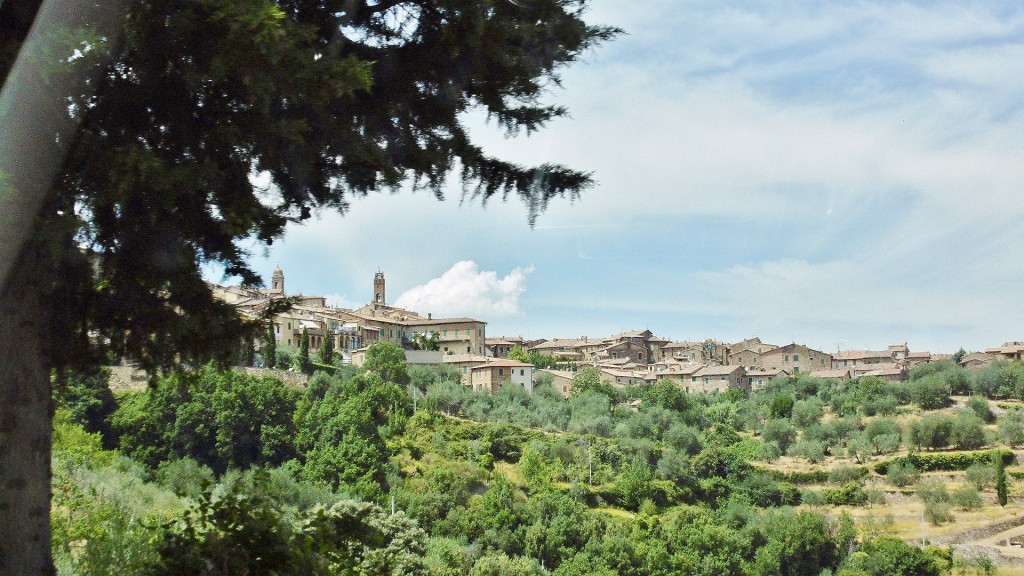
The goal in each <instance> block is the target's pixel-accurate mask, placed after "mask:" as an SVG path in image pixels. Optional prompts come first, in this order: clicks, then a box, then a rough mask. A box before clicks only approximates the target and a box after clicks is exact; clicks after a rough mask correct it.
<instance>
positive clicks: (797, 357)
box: [793, 354, 800, 362]
mask: <svg viewBox="0 0 1024 576" xmlns="http://www.w3.org/2000/svg"><path fill="white" fill-rule="evenodd" d="M799 361H800V355H799V354H793V362H799Z"/></svg>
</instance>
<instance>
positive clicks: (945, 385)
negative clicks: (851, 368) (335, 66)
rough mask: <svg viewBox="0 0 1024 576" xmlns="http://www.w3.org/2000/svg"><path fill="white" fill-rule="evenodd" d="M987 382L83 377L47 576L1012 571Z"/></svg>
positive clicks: (65, 400)
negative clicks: (55, 568)
mask: <svg viewBox="0 0 1024 576" xmlns="http://www.w3.org/2000/svg"><path fill="white" fill-rule="evenodd" d="M993 370H999V371H1001V372H998V373H996V374H995V376H996V378H994V379H993V381H997V382H999V383H1000V384H999V386H997V387H995V388H991V389H989V388H984V386H985V385H986V383H987V382H989V381H990V380H989V378H990V376H992V375H991V374H983V373H976V374H969V373H966V372H963V371H962V370H960V369H959V368H958V367H955V366H952V365H947V366H932V367H930V368H928V369H927V370H918V371H917V372H915V373H912V380H910V381H909V382H906V383H895V384H890V383H884V382H881V381H877V379H867V378H865V379H861V380H860V381H852V382H848V383H838V382H830V381H823V380H816V379H811V378H807V377H801V378H788V379H785V380H779V381H773V382H772V383H771V384H770V385H769V386H768V387H767V388H765V389H764V390H762V391H759V392H755V393H753V394H751V395H750V396H749V397H745V396H744V395H743V394H739V393H733V392H730V393H728V394H712V395H703V394H701V395H688V394H686V393H684V392H682V391H681V390H680V388H679V387H678V386H677V385H676V384H675V383H673V382H671V381H662V382H659V383H657V384H654V385H650V386H646V387H638V388H630V389H625V390H619V389H614V388H611V387H610V386H603V385H601V384H600V382H595V381H594V380H593V379H591V378H590V377H589V375H588V374H586V373H585V372H581V373H580V374H579V375H578V382H577V384H578V390H577V393H576V394H575V395H574V396H572V397H571V398H570V399H568V400H566V399H563V398H562V396H561V395H560V394H559V393H557V392H556V391H554V390H553V389H551V388H550V387H549V386H547V385H545V384H544V383H540V385H539V386H538V387H537V389H536V391H535V393H534V394H533V395H529V394H527V393H526V392H525V391H523V390H522V389H519V388H517V387H506V388H503V389H502V390H501V391H500V392H499V394H497V395H495V396H487V395H481V394H476V393H473V392H472V391H470V390H467V389H465V388H463V387H462V386H460V385H459V384H457V378H456V377H455V376H456V375H454V374H452V373H451V372H448V371H445V370H444V369H437V370H428V369H422V368H417V369H413V370H406V369H405V367H404V363H403V362H402V360H401V358H400V355H395V354H393V351H392V350H391V349H388V348H381V349H380V350H378V351H377V355H376V356H375V357H374V359H373V361H371V362H369V369H366V370H363V371H358V372H357V371H354V370H351V369H345V370H338V371H337V373H336V374H335V375H333V376H330V375H327V374H325V373H318V374H316V375H314V376H313V377H312V378H310V380H309V382H308V384H307V385H306V386H305V387H304V388H296V387H289V386H286V385H284V384H283V383H282V382H281V381H279V380H276V379H275V378H273V377H256V376H251V375H245V374H242V373H224V372H220V371H218V370H216V369H214V368H212V367H207V368H204V369H202V370H199V371H197V372H195V373H192V374H187V375H181V376H174V377H167V378H163V379H161V380H160V382H159V383H158V385H157V386H156V387H155V388H153V389H151V390H148V391H127V392H122V393H120V394H119V395H118V396H117V397H116V398H115V397H113V396H112V395H109V388H106V384H105V382H104V381H103V377H102V376H100V377H95V378H92V379H81V380H79V381H77V382H76V383H74V384H73V385H72V386H71V387H69V388H68V389H67V390H65V391H64V392H63V394H62V396H61V397H60V398H58V401H59V403H60V404H61V405H62V409H61V411H60V413H59V418H58V422H57V434H56V435H55V436H56V439H57V448H56V451H55V474H54V492H55V499H54V519H55V520H54V524H55V527H56V528H55V555H56V557H57V558H58V559H59V561H60V570H61V573H62V574H98V573H108V572H109V571H110V570H112V569H113V567H118V569H121V570H123V569H124V567H125V566H132V567H135V570H136V571H138V572H140V573H150V574H166V573H174V571H177V572H181V571H182V570H185V571H187V570H189V569H190V568H189V567H190V566H191V567H194V566H200V565H203V566H207V565H209V562H210V561H212V560H211V559H216V558H221V559H226V558H231V559H232V560H231V562H241V563H243V564H245V565H246V566H247V567H246V568H245V569H246V570H251V571H253V572H254V573H258V572H259V571H260V570H272V569H273V570H279V571H278V572H275V573H293V572H288V571H282V570H285V567H286V568H287V570H295V572H294V573H323V574H332V573H339V571H341V572H343V569H345V567H346V566H348V567H350V568H352V567H356V566H358V569H359V570H363V571H364V573H371V574H389V573H390V574H556V575H570V574H679V573H687V574H814V575H817V574H820V573H822V572H823V571H824V570H828V571H831V572H832V573H836V574H865V573H866V574H900V573H903V574H940V573H962V574H967V573H986V572H991V570H994V569H995V567H996V566H999V567H1000V568H999V570H1001V571H1003V573H1007V574H1009V573H1012V572H1010V571H1011V570H1013V566H1014V565H1015V563H1016V562H1017V561H1018V560H1017V559H1018V558H1024V554H1022V553H1021V550H1020V547H1019V543H1017V544H1015V542H1017V539H1019V537H1020V534H1021V533H1024V528H1022V527H1021V525H1020V524H1019V523H1018V521H1017V520H1016V516H1017V515H1019V513H1020V511H1021V506H1020V504H1018V503H1017V502H1016V499H1015V495H1017V494H1019V493H1020V490H1019V489H1018V480H1017V479H1016V478H1017V477H1018V476H1020V475H1021V469H1020V468H1019V467H1018V466H1017V465H1016V464H1015V460H1014V458H1013V453H1012V452H1010V451H1009V450H1007V448H1012V447H1016V446H1017V445H1018V444H1020V443H1022V441H1024V438H1022V437H1024V425H1022V422H1024V416H1022V412H1021V410H1020V409H1019V408H1018V405H1017V404H1018V403H1017V402H1016V401H1014V400H1012V399H1013V398H1019V395H1018V394H1017V388H1015V386H1017V381H1016V380H1014V379H1013V377H1014V376H1015V375H1016V374H1019V373H1020V372H1021V371H1020V367H1019V366H1017V365H1015V364H1006V365H998V366H996V367H994V368H993ZM381 374H387V375H388V377H387V380H385V379H384V378H382V377H381ZM104 390H107V392H105V393H104V392H103V391H104ZM410 390H417V392H416V396H415V398H416V406H415V409H414V407H413V402H412V400H413V397H411V396H410V395H409V391H410ZM950 391H953V392H955V393H957V395H955V396H950V395H949V392H950ZM972 393H973V394H972ZM964 394H968V395H964ZM988 396H992V397H994V398H992V399H990V398H989V397H988ZM636 399H638V400H640V403H639V408H638V409H636V410H634V409H632V408H630V407H629V404H627V403H626V401H627V400H636ZM115 405H116V407H115ZM104 406H105V408H103V407H104ZM922 406H925V407H926V408H927V409H924V408H922ZM82 426H84V427H85V428H86V429H89V430H92V431H94V432H95V434H88V433H86V432H85V431H84V430H83V428H82ZM104 445H105V446H106V448H105V449H104ZM997 449H998V450H997ZM999 450H1002V451H1001V452H1000V451H999ZM993 454H999V455H1001V457H1002V458H1003V460H1002V462H1004V463H1005V464H1006V467H1005V474H1004V478H1005V479H1006V487H1007V492H1008V493H1009V502H1008V503H1007V505H1006V506H1000V505H999V504H998V503H997V500H998V496H997V489H996V485H997V478H998V474H997V471H996V468H997V467H996V466H995V465H994V463H993V462H994V460H993ZM922 538H923V539H924V540H925V541H926V544H927V545H926V546H925V547H924V548H920V547H918V546H919V545H920V543H921V541H922ZM1007 540H1009V545H1007V543H1006V541H1007ZM908 543H909V544H908ZM254 547H256V548H258V549H260V550H266V551H269V552H267V553H264V554H262V555H259V557H256V556H252V551H253V550H254V549H255V548H254ZM189 562H192V563H193V564H189ZM246 563H248V564H246ZM225 566H228V564H225ZM273 566H276V568H273ZM104 567H106V568H105V569H106V570H107V571H108V572H104V571H103V570H104ZM230 567H231V569H230V570H229V569H228V568H224V569H223V570H220V571H218V572H214V573H225V574H227V573H238V571H239V570H241V566H240V565H235V564H230ZM300 568H301V570H303V571H299V570H300ZM118 573H123V571H122V572H118Z"/></svg>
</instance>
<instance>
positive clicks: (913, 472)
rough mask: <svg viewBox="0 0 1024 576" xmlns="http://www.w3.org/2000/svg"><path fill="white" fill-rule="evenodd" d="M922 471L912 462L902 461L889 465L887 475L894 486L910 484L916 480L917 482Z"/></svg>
mask: <svg viewBox="0 0 1024 576" xmlns="http://www.w3.org/2000/svg"><path fill="white" fill-rule="evenodd" d="M919 476H920V472H918V470H917V468H915V467H914V465H913V464H911V463H910V462H905V461H900V462H893V463H892V464H890V465H889V467H888V474H886V477H887V478H888V480H889V483H890V484H892V485H893V486H899V487H901V488H902V487H904V486H909V485H911V484H913V483H914V482H917V479H918V477H919Z"/></svg>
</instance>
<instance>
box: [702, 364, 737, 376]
mask: <svg viewBox="0 0 1024 576" xmlns="http://www.w3.org/2000/svg"><path fill="white" fill-rule="evenodd" d="M742 371H743V367H742V366H705V367H704V368H702V369H700V370H698V371H697V372H696V373H695V374H694V376H697V377H701V376H728V375H729V374H732V373H734V372H742Z"/></svg>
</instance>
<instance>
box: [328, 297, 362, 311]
mask: <svg viewBox="0 0 1024 576" xmlns="http://www.w3.org/2000/svg"><path fill="white" fill-rule="evenodd" d="M324 298H326V299H327V305H328V306H333V307H335V308H346V309H348V310H354V309H356V308H360V307H362V306H363V304H365V302H360V301H358V300H356V299H355V298H349V297H348V296H346V295H345V294H325V295H324Z"/></svg>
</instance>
